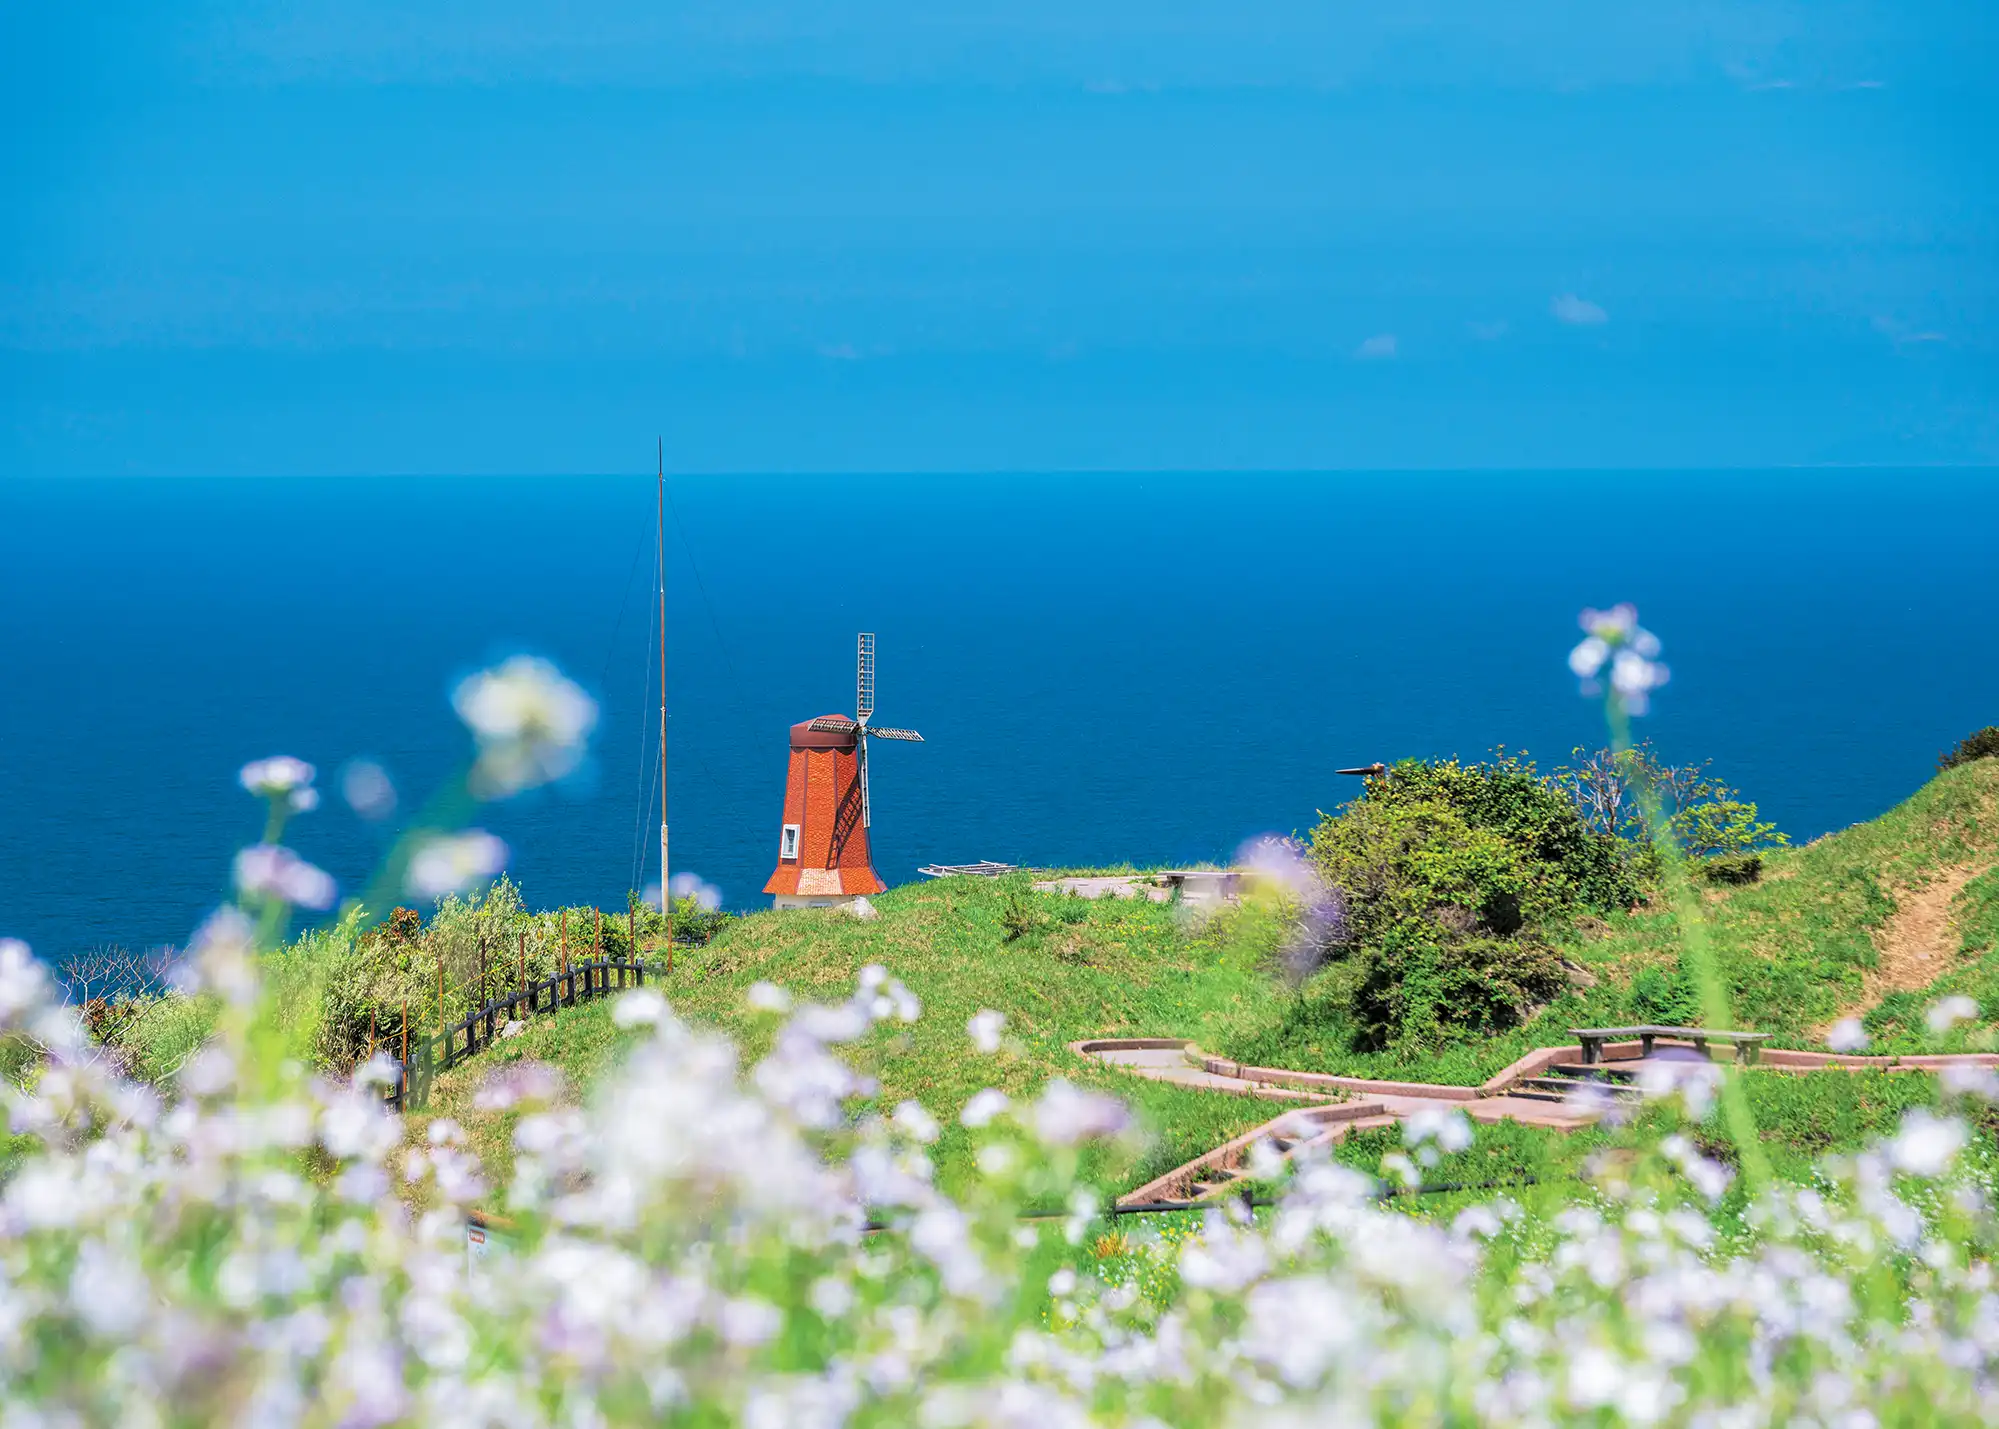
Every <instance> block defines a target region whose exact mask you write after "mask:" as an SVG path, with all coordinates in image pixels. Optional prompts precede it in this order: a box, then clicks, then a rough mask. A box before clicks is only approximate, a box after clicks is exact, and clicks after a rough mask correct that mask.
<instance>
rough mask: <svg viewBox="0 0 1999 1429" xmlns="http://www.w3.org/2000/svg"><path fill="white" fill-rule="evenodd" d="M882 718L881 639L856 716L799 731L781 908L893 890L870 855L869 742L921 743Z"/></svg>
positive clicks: (775, 889)
mask: <svg viewBox="0 0 1999 1429" xmlns="http://www.w3.org/2000/svg"><path fill="white" fill-rule="evenodd" d="M874 712H875V637H874V636H872V635H863V636H861V640H860V654H859V662H858V670H857V673H856V676H855V692H854V714H855V716H856V717H855V718H853V719H849V718H848V717H847V716H846V715H821V716H820V717H819V718H818V719H813V720H807V721H805V722H804V723H803V724H795V725H793V726H792V727H791V767H790V770H789V771H788V772H787V774H786V775H785V780H784V826H783V829H782V831H781V832H780V833H779V834H778V843H777V872H775V873H773V874H772V875H771V876H770V882H768V883H766V884H765V885H764V892H766V893H774V894H776V895H777V906H778V907H780V908H816V907H824V906H826V905H827V904H831V903H845V902H848V901H849V900H851V899H854V898H858V897H861V896H862V895H864V894H871V893H879V892H881V891H882V890H883V889H884V888H886V887H887V886H888V885H887V884H885V883H883V882H882V881H881V875H879V874H877V873H876V872H875V868H874V860H873V858H872V856H871V852H870V850H869V848H868V830H869V828H870V827H871V826H872V824H873V822H874V820H873V818H872V815H871V811H870V809H869V807H868V741H869V740H871V739H900V740H908V741H911V742H913V743H916V744H921V743H922V742H923V736H922V735H920V734H918V733H917V732H916V731H915V730H913V729H883V728H876V727H875V726H872V725H870V724H869V723H868V720H869V719H870V718H871V717H872V716H873V715H874Z"/></svg>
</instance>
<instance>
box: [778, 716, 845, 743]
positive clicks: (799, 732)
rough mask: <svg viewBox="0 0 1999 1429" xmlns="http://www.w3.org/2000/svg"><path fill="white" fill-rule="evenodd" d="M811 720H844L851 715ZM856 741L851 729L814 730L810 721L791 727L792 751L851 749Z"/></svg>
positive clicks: (801, 721)
mask: <svg viewBox="0 0 1999 1429" xmlns="http://www.w3.org/2000/svg"><path fill="white" fill-rule="evenodd" d="M812 719H844V720H849V721H851V720H852V719H853V716H852V715H843V714H842V715H814V716H813V717H812ZM855 743H856V741H855V738H854V731H853V730H851V729H814V728H813V727H812V720H811V719H807V720H800V721H799V722H798V723H797V724H795V725H793V726H792V727H791V747H792V748H793V749H852V748H853V747H854V745H855Z"/></svg>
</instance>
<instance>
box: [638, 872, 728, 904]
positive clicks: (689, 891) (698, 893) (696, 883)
mask: <svg viewBox="0 0 1999 1429" xmlns="http://www.w3.org/2000/svg"><path fill="white" fill-rule="evenodd" d="M669 886H670V887H671V888H672V889H673V897H674V901H675V902H679V901H680V900H681V899H685V898H692V899H693V900H694V906H695V907H696V908H699V909H700V910H701V911H702V912H704V913H713V912H714V911H715V910H716V909H717V908H720V907H721V906H722V890H721V889H719V888H717V887H716V886H715V885H714V884H712V883H710V882H708V880H707V879H705V878H703V877H702V876H701V875H700V874H698V873H676V874H674V875H673V877H672V878H671V879H670V880H669ZM653 901H654V902H657V901H658V899H657V898H655V899H654V900H653Z"/></svg>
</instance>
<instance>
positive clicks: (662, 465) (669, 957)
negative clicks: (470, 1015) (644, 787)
mask: <svg viewBox="0 0 1999 1429" xmlns="http://www.w3.org/2000/svg"><path fill="white" fill-rule="evenodd" d="M655 575H656V577H657V581H658V585H659V912H660V917H661V918H662V919H663V920H664V921H665V923H666V962H667V966H668V967H669V968H670V967H672V965H673V894H672V893H671V892H669V891H668V882H669V879H670V877H671V873H670V866H669V864H668V863H667V857H666V439H665V438H664V437H661V438H660V439H659V553H658V569H657V571H656V572H655Z"/></svg>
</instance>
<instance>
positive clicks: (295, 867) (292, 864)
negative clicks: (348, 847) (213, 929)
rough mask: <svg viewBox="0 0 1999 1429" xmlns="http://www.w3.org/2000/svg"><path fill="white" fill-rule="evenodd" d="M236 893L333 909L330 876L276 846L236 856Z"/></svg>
mask: <svg viewBox="0 0 1999 1429" xmlns="http://www.w3.org/2000/svg"><path fill="white" fill-rule="evenodd" d="M236 891H237V892H238V893H240V894H242V895H244V896H245V897H248V898H271V899H276V900H277V901H278V902H280V903H290V904H293V905H295V906H297V907H300V908H311V909H314V910H315V911H320V910H324V909H327V908H331V907H332V906H333V896H334V894H335V892H336V891H337V889H336V887H335V885H334V882H333V875H332V874H330V873H328V872H326V870H325V869H322V868H315V867H313V865H311V864H309V863H307V862H306V861H305V860H304V859H302V858H300V857H299V856H298V855H297V854H295V853H293V852H292V851H291V850H290V849H288V848H285V847H283V846H281V845H278V844H256V845H253V846H252V847H250V848H246V849H244V850H243V851H242V852H241V853H239V854H237V855H236Z"/></svg>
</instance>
